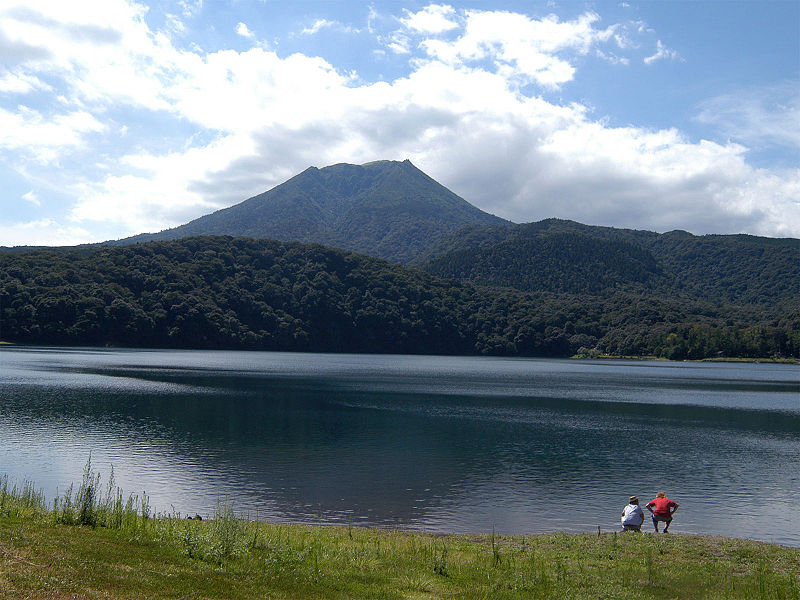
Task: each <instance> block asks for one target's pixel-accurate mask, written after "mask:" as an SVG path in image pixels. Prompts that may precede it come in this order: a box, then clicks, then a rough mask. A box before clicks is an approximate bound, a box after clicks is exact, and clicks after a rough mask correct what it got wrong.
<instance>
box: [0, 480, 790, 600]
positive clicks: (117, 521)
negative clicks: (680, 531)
mask: <svg viewBox="0 0 800 600" xmlns="http://www.w3.org/2000/svg"><path fill="white" fill-rule="evenodd" d="M96 482H97V480H96V479H91V478H90V481H89V485H88V486H86V485H85V483H86V477H85V478H84V485H81V488H80V489H79V490H78V491H77V492H75V493H74V494H73V493H72V490H70V491H69V500H67V494H64V496H63V497H62V498H61V499H60V501H59V502H58V503H57V504H56V506H54V507H53V508H47V507H45V505H44V502H43V500H42V497H41V495H40V494H38V493H37V492H36V491H35V489H34V488H33V487H32V486H29V485H23V486H22V487H21V488H20V489H9V486H8V485H7V484H5V485H0V598H3V599H6V598H8V599H12V598H13V599H15V600H17V599H22V598H31V599H40V598H41V599H59V600H60V599H62V598H63V599H66V598H73V599H75V598H77V599H84V598H131V599H132V598H152V599H156V598H165V599H167V598H168V599H178V598H183V599H190V598H191V599H201V598H202V599H211V598H225V599H239V598H258V599H264V598H312V599H313V598H320V599H321V598H326V599H329V598H332V599H336V598H342V599H344V598H487V599H488V598H493V599H494V598H576V599H580V598H587V599H589V598H591V599H597V598H606V599H611V598H620V599H621V598H625V599H637V598H686V599H690V598H691V599H697V598H719V599H730V598H743V599H744V598H747V599H782V600H785V599H794V600H797V599H799V598H800V549H794V548H786V547H781V546H776V545H772V544H766V543H760V542H753V541H746V540H736V539H726V538H716V537H710V536H689V535H667V536H665V535H660V536H656V535H651V534H635V533H625V534H615V533H603V534H601V535H598V534H580V535H570V534H563V533H553V534H548V535H536V536H494V535H492V534H483V535H472V536H442V535H428V534H422V533H414V532H400V531H384V530H368V529H361V528H349V527H313V526H304V525H272V524H266V523H254V522H248V521H247V520H244V519H241V518H238V517H237V516H236V515H235V514H234V513H233V511H232V510H231V507H230V506H229V505H227V504H225V503H220V505H219V506H218V508H217V510H216V512H215V515H214V519H211V520H204V521H197V520H187V519H182V518H180V515H177V514H175V515H166V516H158V517H156V518H153V517H152V516H151V515H150V514H149V508H148V505H147V502H146V498H133V499H131V498H129V499H127V500H126V501H125V502H124V503H123V502H122V501H121V500H122V499H121V496H120V495H119V494H118V493H117V491H116V490H114V488H113V487H112V486H111V485H109V486H108V492H110V493H109V494H108V495H104V494H100V493H99V490H98V488H97V487H92V486H94V484H95V483H96ZM0 483H2V482H0ZM81 523H83V524H81Z"/></svg>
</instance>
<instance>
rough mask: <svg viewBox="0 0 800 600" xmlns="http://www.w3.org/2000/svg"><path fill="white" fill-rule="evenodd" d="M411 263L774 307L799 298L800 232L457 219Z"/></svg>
mask: <svg viewBox="0 0 800 600" xmlns="http://www.w3.org/2000/svg"><path fill="white" fill-rule="evenodd" d="M416 264H418V265H420V266H422V267H423V268H424V269H425V270H426V271H428V272H429V273H431V274H434V275H438V276H441V277H450V278H455V279H463V280H467V281H471V282H473V283H479V284H484V285H492V286H507V287H513V288H516V289H519V290H522V291H550V292H569V293H590V294H597V295H602V296H610V295H614V294H617V293H619V292H620V291H631V292H637V293H644V294H648V295H650V294H657V295H660V296H666V295H670V296H675V295H678V296H681V297H684V298H702V299H704V300H707V301H711V302H722V303H732V304H737V305H740V304H746V305H756V306H758V307H759V311H760V312H762V313H764V314H768V315H772V316H778V315H779V314H780V313H782V312H786V311H791V310H793V309H794V310H797V306H798V303H800V240H797V239H794V238H786V239H776V238H765V237H757V236H751V235H703V236H695V235H692V234H690V233H687V232H685V231H672V232H669V233H664V234H659V233H654V232H651V231H637V230H631V229H617V228H613V227H597V226H591V225H583V224H581V223H576V222H574V221H564V220H559V219H546V220H544V221H539V222H537V223H526V224H522V225H512V226H505V227H488V228H487V227H475V226H472V227H465V228H463V229H461V230H460V231H459V232H458V233H457V234H456V235H453V236H449V237H447V238H444V239H442V240H439V241H438V242H437V243H436V244H435V245H434V247H433V248H431V249H430V250H429V251H428V253H427V254H426V255H425V256H423V257H421V258H420V259H418V260H417V261H416Z"/></svg>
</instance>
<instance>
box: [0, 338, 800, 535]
mask: <svg viewBox="0 0 800 600" xmlns="http://www.w3.org/2000/svg"><path fill="white" fill-rule="evenodd" d="M90 452H91V455H92V462H93V465H94V467H95V469H97V470H99V471H100V472H101V473H102V474H103V477H104V478H105V476H106V475H107V474H108V471H109V468H110V466H111V465H112V464H113V466H114V471H115V475H116V478H117V482H118V483H119V484H120V486H121V487H122V488H123V490H124V492H125V493H126V495H127V494H128V493H141V492H142V491H146V492H147V494H148V495H149V496H150V498H151V502H152V504H153V506H154V507H155V509H156V510H158V511H171V510H172V509H173V508H174V509H175V510H178V511H180V512H182V513H184V514H186V513H194V512H199V513H200V514H208V513H210V512H211V511H212V510H213V507H214V506H215V504H216V502H217V500H218V499H219V498H221V497H222V498H224V497H228V498H230V499H231V500H232V501H233V503H234V508H235V509H236V510H237V511H238V512H246V513H249V515H250V516H251V517H253V518H255V517H256V516H257V517H258V518H260V519H266V520H272V521H282V522H287V521H302V522H313V523H318V522H322V523H347V522H348V521H352V522H353V523H354V524H364V525H373V526H382V527H401V528H413V529H424V530H435V531H443V532H457V533H460V532H481V531H482V532H488V531H491V530H492V527H494V528H495V529H496V530H497V531H498V532H503V533H538V532H547V531H553V530H563V531H596V529H597V527H598V525H599V526H600V527H601V528H603V529H604V530H613V529H616V528H617V527H618V524H619V513H620V512H621V510H622V507H623V506H624V505H625V504H626V502H627V498H628V496H629V495H631V494H638V495H639V496H640V497H641V498H642V500H643V501H647V500H650V499H651V498H652V497H653V496H654V495H655V493H656V491H658V490H659V489H664V490H665V491H666V492H667V494H668V495H669V496H670V497H671V498H673V499H674V500H676V501H677V502H679V503H680V505H681V506H680V510H679V511H678V514H677V515H676V518H675V523H674V524H673V526H672V528H671V530H673V531H675V532H676V533H686V532H692V533H711V534H719V535H730V536H738V537H747V538H755V539H761V540H766V541H773V542H777V543H783V544H789V545H793V546H800V368H798V367H796V366H790V365H771V364H710V363H660V362H658V363H656V362H625V361H614V362H597V361H594V362H583V361H573V360H532V359H497V358H463V357H438V356H373V355H369V356H368V355H341V354H340V355H336V354H327V355H326V354H291V353H270V352H206V351H163V350H156V351H146V350H91V349H50V348H18V347H5V348H2V349H0V474H2V473H6V474H7V475H8V476H9V478H10V479H11V480H14V481H17V482H22V481H23V480H25V479H28V480H32V481H34V482H36V484H37V485H38V486H40V487H42V488H43V489H44V491H45V493H46V495H47V496H48V497H49V498H52V497H53V496H54V495H55V493H56V492H57V490H60V491H62V492H63V490H64V489H65V488H66V487H67V486H68V485H69V483H70V482H73V481H74V482H76V483H78V482H79V480H80V474H81V471H82V468H83V466H84V464H85V463H86V460H87V458H88V456H89V453H90Z"/></svg>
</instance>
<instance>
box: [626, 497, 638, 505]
mask: <svg viewBox="0 0 800 600" xmlns="http://www.w3.org/2000/svg"><path fill="white" fill-rule="evenodd" d="M628 502H630V503H631V504H636V503H637V502H639V496H631V499H630V500H628Z"/></svg>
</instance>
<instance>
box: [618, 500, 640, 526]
mask: <svg viewBox="0 0 800 600" xmlns="http://www.w3.org/2000/svg"><path fill="white" fill-rule="evenodd" d="M642 523H644V511H643V510H642V507H641V506H639V498H638V497H636V496H631V498H630V500H629V501H628V506H626V507H625V508H623V509H622V529H623V530H624V531H641V530H642Z"/></svg>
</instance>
